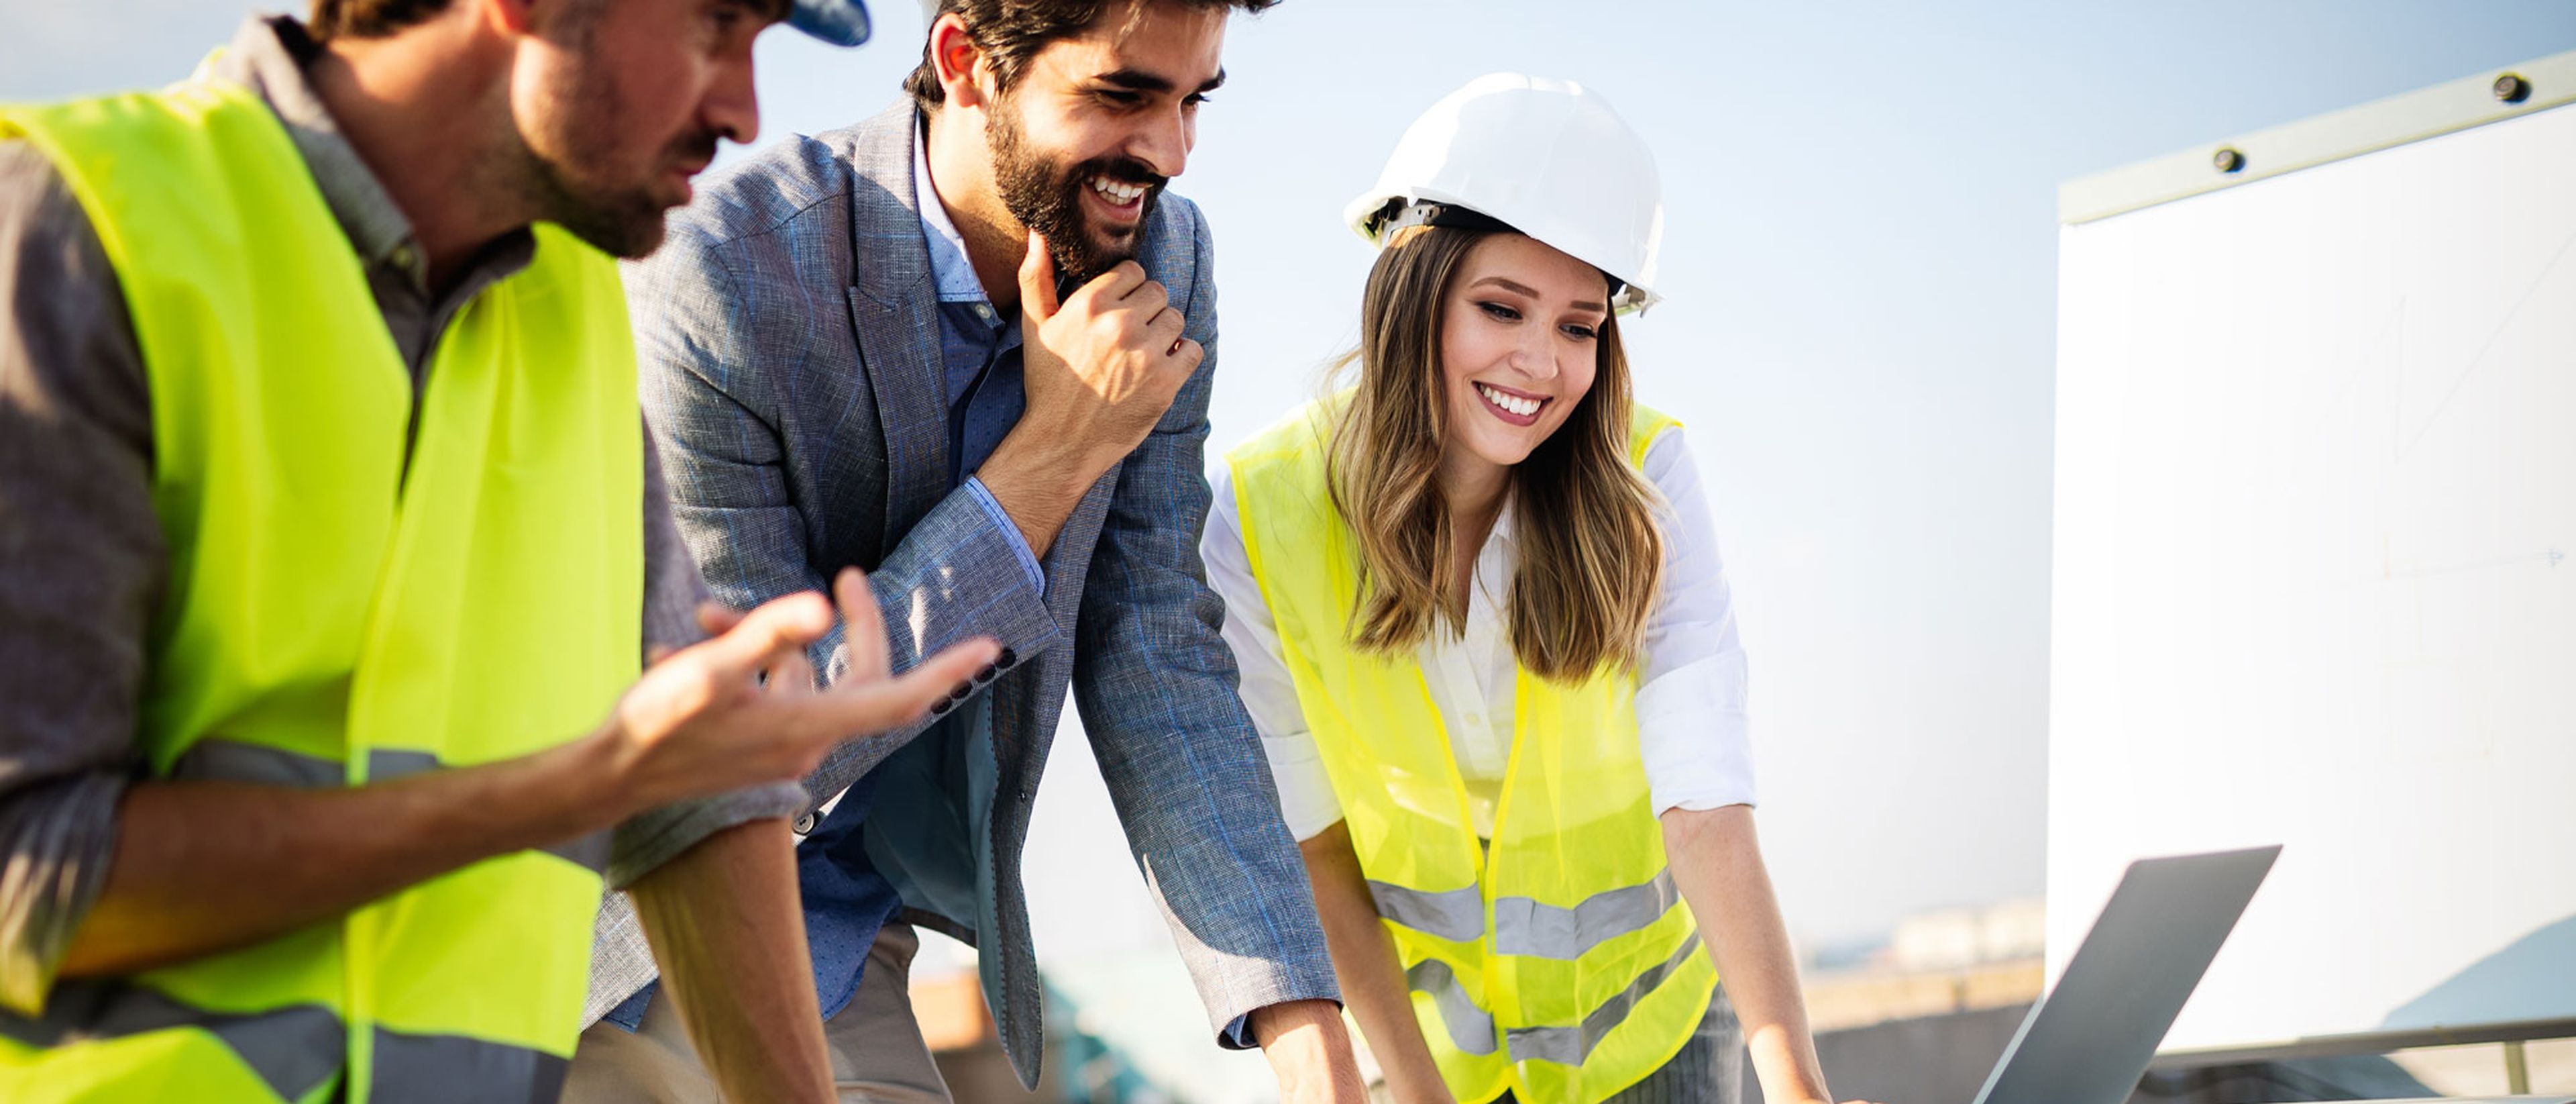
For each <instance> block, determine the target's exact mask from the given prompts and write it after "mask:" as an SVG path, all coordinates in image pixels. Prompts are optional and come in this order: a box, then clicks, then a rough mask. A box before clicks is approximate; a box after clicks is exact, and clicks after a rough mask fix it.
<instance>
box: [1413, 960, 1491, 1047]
mask: <svg viewBox="0 0 2576 1104" xmlns="http://www.w3.org/2000/svg"><path fill="white" fill-rule="evenodd" d="M1404 985H1405V988H1408V989H1411V990H1413V991H1414V992H1417V993H1429V994H1431V1006H1432V1007H1433V1008H1436V1009H1439V1010H1440V1023H1441V1025H1442V1026H1444V1027H1447V1028H1448V1029H1449V1045H1451V1046H1454V1047H1457V1048H1458V1049H1459V1050H1462V1051H1465V1052H1467V1053H1469V1054H1473V1055H1477V1056H1479V1057H1482V1056H1484V1055H1487V1054H1492V1053H1493V1052H1494V1048H1495V1047H1497V1046H1500V1045H1501V1040H1500V1039H1499V1038H1497V1037H1496V1036H1495V1034H1494V1017H1493V1016H1492V1015H1490V1014H1488V1013H1487V1012H1486V1011H1485V1006H1483V1005H1481V1004H1478V1003H1476V998H1474V997H1472V996H1469V995H1468V994H1467V987H1466V986H1464V985H1460V984H1458V974H1457V972H1456V971H1454V970H1451V969H1450V968H1449V964H1448V963H1446V962H1442V961H1440V960H1439V959H1436V958H1426V959H1423V960H1422V961H1420V962H1416V963H1414V964H1413V968H1412V969H1410V970H1406V971H1405V972H1404Z"/></svg>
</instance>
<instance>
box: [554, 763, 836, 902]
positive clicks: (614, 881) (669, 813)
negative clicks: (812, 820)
mask: <svg viewBox="0 0 2576 1104" xmlns="http://www.w3.org/2000/svg"><path fill="white" fill-rule="evenodd" d="M805 805H806V798H805V787H804V786H803V785H801V784H799V783H795V782H773V783H771V784H769V785H766V786H754V787H752V788H750V789H747V790H736V791H734V792H733V793H729V794H720V795H717V796H715V797H705V798H699V799H697V800H695V801H683V802H681V803H679V804H677V805H665V806H663V807H662V808H659V809H655V810H652V811H651V812H647V813H642V814H639V815H637V816H635V817H634V818H632V819H630V820H628V821H627V822H625V823H624V824H620V825H618V826H617V831H616V833H615V834H614V835H613V836H612V837H610V842H609V853H608V869H607V870H606V871H605V872H604V876H605V877H606V879H607V881H608V888H610V889H625V888H626V887H628V886H631V885H634V884H635V883H636V882H637V881H638V880H639V879H641V878H643V877H644V876H645V875H647V874H650V873H652V872H653V871H654V869H655V868H657V867H659V866H661V865H662V864H663V863H666V862H669V861H671V860H672V859H675V858H678V857H680V853H681V852H683V851H686V850H688V849H690V848H692V847H695V846H697V845H698V841H700V840H703V839H705V838H707V837H708V836H712V835H714V834H716V833H718V832H721V831H724V830H725V829H727V828H731V827H734V826H735V825H738V824H749V823H751V822H752V821H755V820H768V819H770V818H773V817H776V818H785V817H792V816H795V815H796V814H798V813H800V812H803V811H805Z"/></svg>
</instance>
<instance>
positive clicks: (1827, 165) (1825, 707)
mask: <svg viewBox="0 0 2576 1104" xmlns="http://www.w3.org/2000/svg"><path fill="white" fill-rule="evenodd" d="M874 6H875V8H876V9H877V13H878V20H879V38H878V41H877V42H876V43H875V44H872V45H870V46H867V47H863V48H861V49H859V50H857V51H852V52H841V51H835V50H831V49H828V48H825V47H821V46H818V45H815V44H813V43H811V42H808V41H805V40H803V39H801V38H799V37H797V36H795V35H793V34H792V33H790V32H784V31H780V32H774V33H772V34H771V35H769V36H768V37H767V38H766V39H765V40H764V42H763V44H762V47H761V55H760V59H761V65H762V67H763V72H762V78H761V92H762V100H763V106H764V108H765V117H766V120H767V124H766V132H765V133H764V135H763V139H762V140H763V141H774V140H777V139H778V138H779V137H781V136H783V135H785V134H787V133H789V132H791V131H809V132H810V131H813V130H819V129H825V128H829V127H832V126H837V125H840V124H842V123H845V122H848V121H851V120H853V119H856V118H858V117H861V116H864V115H867V114H872V113H874V112H875V111H876V110H878V109H880V108H881V107H883V106H885V105H886V104H888V103H890V102H892V100H893V98H894V97H895V96H896V95H897V94H898V91H897V89H896V81H897V80H898V79H899V78H900V76H901V74H902V73H903V72H904V71H906V70H908V69H909V68H910V67H911V65H912V63H913V61H914V60H915V59H916V58H917V57H918V55H919V34H920V17H919V12H918V9H917V8H916V7H915V6H914V4H913V3H912V2H911V0H899V2H894V3H886V2H882V0H880V2H878V3H876V4H875V5H874ZM243 10H244V8H243V7H242V6H240V5H239V4H237V3H234V2H230V0H214V2H206V0H130V2H125V3H86V4H64V3H58V2H53V0H0V27H5V28H6V32H5V33H4V34H0V96H6V97H10V98H24V97H36V96H55V95H62V94H68V93H72V92H81V91H94V90H104V89H109V88H115V87H121V86H131V85H138V84H153V83H159V82H162V81H165V80H168V79H171V78H175V77H177V76H179V75H181V74H183V73H184V72H185V70H186V69H187V68H188V66H189V65H190V64H191V63H192V61H193V60H194V59H195V57H196V56H198V55H199V54H200V53H201V52H202V51H203V50H204V49H205V48H206V47H208V46H210V45H213V44H215V43H217V42H219V41H221V40H222V39H223V38H224V37H225V36H226V35H227V34H228V33H229V32H230V30H231V28H232V25H233V23H234V21H235V20H236V19H237V18H238V16H239V14H240V13H241V12H242V11H243ZM2571 49H2576V3H2567V2H2519V3H2502V2H2476V3H2470V2H2453V3H2433V2H2429V0H2428V2H2417V3H2395V2H2385V0H2382V2H2330V0H2300V2H2287V0H2277V2H2265V3H2242V2H2221V0H2195V2H2173V3H2158V4H2140V3H2110V2H2090V0H2088V2H2067V0H2059V2H2047V3H2043V2H2036V0H2021V2H2009V3H1978V4H1953V5H1945V6H1935V5H1928V4H1911V3H1894V2H1886V3H1861V2H1798V3H1788V2H1782V3H1776V4H1771V5H1762V6H1754V5H1747V4H1741V3H1681V2H1672V0H1642V2H1637V3H1627V4H1611V3H1599V2H1592V3H1572V2H1553V3H1539V2H1472V3H1471V2H1468V0H1416V2H1402V3H1397V2H1362V0H1287V2H1286V3H1284V4H1282V5H1281V6H1280V7H1278V8H1277V9H1275V10H1273V11H1271V12H1269V13H1267V14H1265V15H1263V16H1260V17H1258V18H1254V19H1238V20H1237V21H1236V23H1235V25H1234V28H1233V31H1232V33H1231V38H1230V40H1229V42H1228V48H1227V55H1226V61H1227V67H1228V69H1229V70H1230V72H1231V74H1232V80H1231V82H1230V83H1229V84H1228V85H1227V87H1226V88H1225V89H1224V90H1223V91H1222V92H1220V93H1219V94H1218V95H1217V96H1216V97H1215V102H1213V103H1212V104H1210V105H1209V107H1208V108H1207V110H1206V111H1205V113H1204V115H1203V117H1202V123H1201V133H1200V145H1199V148H1198V151H1197V153H1196V155H1195V156H1194V157H1193V159H1192V161H1191V163H1190V166H1189V171H1188V173H1187V174H1186V175H1185V176H1184V177H1183V178H1182V179H1181V180H1180V181H1179V182H1178V183H1177V184H1176V185H1175V190H1176V191H1178V192H1180V193H1182V194H1185V195H1188V196H1191V197H1192V198H1194V199H1196V200H1197V201H1198V202H1199V203H1200V204H1201V205H1202V206H1203V207H1204V208H1205V209H1206V211H1207V213H1208V215H1209V218H1210V219H1211V221H1212V223H1213V225H1214V227H1215V230H1216V234H1217V240H1218V245H1219V253H1218V256H1219V264H1220V282H1221V284H1222V287H1223V289H1224V291H1223V318H1224V322H1223V334H1224V337H1223V341H1222V344H1221V346H1220V359H1219V364H1220V368H1219V371H1220V375H1219V380H1218V400H1217V405H1216V410H1215V413H1214V415H1213V418H1214V422H1215V438H1216V441H1217V442H1218V443H1219V444H1220V445H1222V444H1224V443H1230V442H1232V441H1234V440H1237V439H1240V438H1241V437H1243V436H1244V435H1246V434H1249V433H1250V432H1252V431H1253V430H1255V429H1257V428H1259V427H1260V426H1261V425H1262V424H1264V423H1266V422H1267V421H1269V420H1270V419H1271V418H1272V417H1275V416H1276V415H1277V414H1278V413H1279V412H1280V411H1282V410H1284V409H1285V408H1286V407H1287V406H1289V405H1290V404H1291V403H1293V402H1295V401H1297V400H1298V399H1300V398H1302V397H1304V396H1305V395H1308V394H1310V393H1312V391H1313V388H1314V379H1315V371H1316V367H1317V365H1319V364H1320V363H1321V362H1323V361H1324V360H1325V359H1327V358H1328V357H1330V356H1331V355H1332V354H1333V353H1335V352H1337V351H1338V350H1339V349H1341V348H1342V347H1343V346H1344V345H1345V344H1346V343H1347V342H1348V341H1349V340H1350V339H1351V335H1352V332H1353V329H1352V321H1353V311H1354V310H1355V307H1356V302H1357V298H1358V292H1359V284H1360V279H1361V276H1362V274H1363V273H1364V272H1365V269H1366V266H1367V263H1368V259H1369V254H1368V252H1367V251H1366V249H1365V248H1364V247H1363V246H1362V245H1361V244H1360V243H1359V242H1358V240H1357V239H1355V238H1353V237H1351V236H1350V235H1349V233H1348V232H1347V231H1346V230H1344V229H1342V228H1341V227H1340V225H1339V222H1338V213H1339V211H1340V209H1341V206H1342V204H1343V202H1344V201H1345V200H1347V199H1348V198H1350V196H1352V195H1353V194H1355V193H1356V192H1358V191H1359V190H1360V189H1362V188H1364V187H1365V186H1366V185H1367V184H1368V183H1369V182H1370V181H1371V179H1373V178H1374V176H1375V174H1376V171H1377V167H1378V165H1379V164H1380V162H1381V161H1382V160H1383V159H1384V157H1385V156H1386V153H1387V151H1388V149H1389V148H1390V147H1391V145H1392V144H1393V142H1394V140H1395V137H1396V136H1397V134H1399V133H1400V132H1401V131H1402V130H1403V128H1404V126H1405V124H1406V123H1407V122H1409V121H1410V120H1411V118H1412V116H1413V115H1414V114H1415V113H1417V112H1419V111H1420V110H1421V109H1422V108H1424V107H1426V106H1428V105H1429V104H1430V103H1431V101H1433V100H1434V99H1436V98H1438V97H1439V96H1440V95H1441V94H1443V93H1445V92H1447V91H1448V90H1450V89H1452V88H1454V87H1456V86H1457V85H1459V84H1461V83H1464V82H1465V81H1466V80H1467V79H1469V78H1471V77H1474V76H1476V75H1478V74H1481V73H1485V72H1489V71H1493V70H1498V69H1518V70H1525V71H1529V72H1534V73H1540V74H1544V75H1550V76H1560V77H1570V78H1573V79H1577V80H1581V81H1584V82H1586V83H1588V84H1591V85H1593V86H1594V87H1596V88H1598V89H1600V90H1602V91H1603V92H1605V93H1606V94H1607V95H1608V96H1609V97H1610V98H1611V100H1612V102H1613V103H1615V104H1616V105H1617V106H1618V107H1619V108H1620V109H1621V111H1622V112H1623V113H1624V114H1625V115H1626V116H1627V117H1628V119H1629V120H1630V121H1631V122H1632V123H1634V124H1635V125H1636V127H1637V128H1638V129H1639V130H1640V131H1642V132H1643V133H1644V134H1645V135H1646V137H1647V139H1648V141H1649V142H1651V143H1652V144H1653V146H1654V147H1655V149H1656V151H1657V154H1658V157H1659V159H1660V161H1661V164H1662V167H1663V176H1664V182H1665V189H1666V196H1667V199H1666V203H1667V209H1668V228H1669V229H1668V233H1667V236H1666V239H1665V243H1664V256H1663V280H1662V285H1663V286H1662V287H1661V289H1660V290H1662V291H1663V292H1664V293H1665V294H1666V296H1667V297H1668V301H1667V302H1666V304H1665V305H1663V306H1661V307H1658V308H1657V309H1656V310H1655V311H1654V312H1653V313H1652V314H1650V315H1648V316H1646V317H1645V318H1642V319H1638V320H1635V321H1634V322H1633V323H1632V324H1631V325H1629V326H1628V327H1627V334H1628V337H1629V340H1630V350H1631V354H1632V357H1633V359H1634V360H1635V362H1636V364H1637V366H1638V378H1639V381H1640V395H1641V397H1642V398H1643V399H1644V400H1645V401H1647V402H1649V403H1651V404H1654V405H1657V406H1660V407H1662V408H1664V409H1666V410H1668V411H1670V412H1672V413H1674V414H1677V415H1679V416H1680V417H1682V418H1683V419H1684V420H1685V421H1686V422H1687V423H1688V424H1689V426H1690V432H1691V435H1692V438H1693V442H1694V447H1695V448H1696V450H1697V451H1698V454H1699V457H1700V460H1701V463H1702V464H1703V466H1704V468H1705V469H1706V471H1705V474H1706V476H1707V478H1708V480H1709V485H1710V487H1711V490H1712V505H1713V506H1714V508H1715V511H1716V515H1717V519H1718V527H1719V537H1720V539H1721V541H1722V543H1723V545H1724V547H1725V550H1726V553H1727V557H1728V560H1729V565H1730V572H1731V574H1732V577H1733V580H1734V586H1735V594H1736V598H1737V602H1738V606H1739V612H1740V616H1741V618H1742V626H1743V631H1744V637H1745V641H1746V645H1747V648H1748V650H1749V652H1750V654H1751V657H1752V672H1753V686H1754V709H1755V723H1756V734H1757V756H1758V760H1759V764H1760V769H1761V773H1762V777H1761V785H1762V790H1763V795H1764V806H1763V810H1762V824H1763V831H1764V834H1765V842H1766V845H1767V847H1768V850H1769V852H1770V855H1771V858H1772V864H1773V868H1774V871H1775V874H1776V876H1777V878H1778V881H1779V884H1780V888H1781V893H1782V897H1783V900H1784V903H1785V906H1786V909H1787V911H1788V913H1789V916H1790V919H1791V924H1792V927H1793V929H1794V930H1796V931H1797V932H1799V933H1800V934H1801V935H1802V937H1804V938H1807V939H1809V940H1812V941H1829V940H1839V939H1845V938H1850V937H1853V936H1856V935H1865V934H1867V933H1869V932H1873V931H1876V930H1879V929H1882V928H1884V927H1885V926H1886V925H1887V924H1889V923H1890V922H1892V921H1893V920H1895V919H1896V918H1897V917H1899V916H1901V915H1903V914H1905V913H1907V912H1911V911H1916V910H1919V909H1922V908H1925V907H1930V906H1936V905H1941V904H1949V903H1968V902H1979V901H1986V900H1992V899H1996V898H2002V897H2009V896H2023V895H2036V894H2037V893H2038V892H2039V891H2040V888H2041V887H2040V879H2041V855H2042V850H2043V838H2042V836H2043V819H2042V814H2043V810H2044V808H2045V804H2044V803H2045V800H2046V798H2045V794H2044V792H2043V780H2044V778H2045V759H2044V756H2045V743H2046V738H2045V725H2046V717H2047V683H2048V671H2047V667H2048V651H2047V643H2048V617H2047V611H2048V566H2049V556H2048V538H2049V509H2050V507H2049V493H2050V482H2049V457H2050V444H2051V439H2050V420H2051V416H2050V411H2051V387H2050V375H2051V363H2052V357H2053V348H2054V328H2053V323H2052V318H2053V314H2054V309H2055V276H2056V273H2055V249H2056V220H2055V204H2056V188H2057V185H2058V184H2059V183H2060V182H2062V181H2064V180H2067V179H2069V178H2072V177H2076V176H2082V175H2086V174H2090V173H2093V172H2097V171H2101V170H2104V169H2110V168H2115V167H2118V166H2120V165H2122V164H2126V163H2128V162H2132V161H2136V160H2140V159H2143V158H2146V157H2150V156H2153V155H2157V154H2161V153H2166V152H2170V151H2172V150H2176V149H2181V148H2185V147H2191V146H2197V145H2201V144H2204V143H2208V142H2212V141H2215V140H2217V139H2221V138H2224V137H2227V136H2229V135H2232V134H2238V133H2242V132H2244V131H2247V130H2252V129H2257V128H2261V127H2266V126H2270V125H2273V124H2277V123H2283V122H2288V121H2291V120H2294V119H2298V118H2302V117H2305V116H2308V115H2312V114H2316V113H2318V112H2322V111H2327V110H2332V109H2335V108H2339V107H2345V106H2349V105H2352V104H2356V103H2361V102H2364V101H2367V100H2371V99H2375V98H2378V97H2381V96H2386V95H2390V94H2394V93H2398V92H2404V91H2408V90H2410V89H2414V88H2417V87H2421V86H2423V85H2427V84H2431V83H2435V82H2438V81H2443V80H2448V79H2451V78H2455V77H2462V76H2468V75H2472V74H2477V73H2480V72H2482V71H2485V70H2489V69H2493V68H2495V67H2498V66H2502V65H2505V64H2508V63H2512V62H2516V61H2522V60H2527V59H2530V58H2535V57H2540V56H2543V55H2548V54H2552V53H2557V52H2562V51H2567V50H2571ZM1072 735H1073V734H1072V732H1071V731H1070V730H1068V733H1067V737H1068V739H1067V741H1066V742H1067V743H1068V744H1071V743H1074V742H1075V741H1073V740H1072ZM1053 766H1054V769H1053V770H1051V771H1050V778H1051V780H1050V782H1049V784H1048V786H1047V790H1046V793H1047V795H1048V796H1047V797H1046V798H1045V799H1044V800H1042V802H1041V815H1042V816H1043V817H1046V818H1048V820H1049V823H1050V824H1052V825H1054V826H1056V827H1057V829H1059V830H1057V831H1053V832H1049V831H1044V830H1042V831H1041V832H1040V833H1039V834H1038V837H1037V842H1036V843H1035V844H1033V847H1034V848H1036V849H1037V850H1038V853H1037V854H1034V855H1033V856H1032V867H1033V872H1032V883H1033V892H1034V893H1035V894H1036V895H1037V897H1038V898H1039V900H1038V901H1037V905H1038V908H1039V911H1040V913H1041V917H1042V922H1043V920H1044V918H1045V916H1046V914H1049V913H1053V914H1055V915H1057V916H1062V917H1064V918H1065V920H1064V922H1063V923H1062V924H1059V925H1056V928H1055V930H1056V932H1057V934H1056V936H1055V937H1053V938H1050V939H1047V940H1045V942H1049V943H1053V944H1054V945H1056V946H1058V947H1065V948H1070V947H1075V946H1080V945H1086V944H1092V943H1094V942H1095V940H1094V939H1093V938H1090V937H1088V936H1084V935H1080V934H1077V933H1076V931H1074V930H1069V929H1071V928H1073V927H1075V925H1076V924H1077V923H1078V922H1077V921H1075V920H1074V919H1073V917H1075V916H1077V915H1083V916H1089V917H1091V918H1092V920H1093V923H1092V924H1090V925H1084V926H1086V927H1091V928H1095V929H1097V931H1096V935H1097V936H1098V939H1097V942H1098V943H1100V944H1103V945H1107V944H1120V943H1125V942H1127V941H1128V939H1127V935H1128V934H1131V933H1137V932H1139V931H1141V932H1142V933H1143V936H1144V937H1145V938H1148V939H1151V940H1159V939H1161V938H1162V937H1161V935H1160V932H1159V925H1154V924H1151V923H1150V921H1147V920H1146V919H1145V917H1146V915H1147V914H1145V913H1143V912H1141V911H1139V906H1138V903H1137V902H1134V901H1132V900H1131V899H1130V898H1131V897H1132V893H1133V891H1132V890H1130V889H1129V888H1128V887H1132V886H1133V885H1134V884H1135V879H1134V876H1133V873H1132V869H1133V868H1132V867H1131V866H1130V865H1129V864H1128V862H1127V860H1126V859H1125V858H1124V856H1123V855H1120V854H1116V853H1114V851H1113V850H1112V849H1113V848H1114V847H1115V838H1114V833H1112V832H1111V831H1110V828H1109V825H1108V822H1107V820H1106V811H1105V808H1104V807H1103V803H1102V802H1101V801H1100V799H1099V795H1098V794H1097V782H1096V781H1090V782H1089V785H1088V787H1087V788H1086V787H1085V786H1084V785H1083V783H1084V782H1085V781H1086V779H1085V778H1084V777H1083V776H1084V775H1085V774H1086V773H1087V772H1088V771H1089V758H1088V756H1087V755H1084V754H1082V752H1081V750H1080V749H1079V747H1078V746H1067V747H1063V748H1062V750H1060V751H1059V753H1058V757H1057V760H1056V762H1055V763H1054V764H1053ZM1086 858H1088V859H1090V861H1083V860H1084V859H1086ZM1104 881H1105V882H1106V883H1107V884H1108V885H1111V886H1114V887H1116V892H1115V894H1114V895H1112V896H1110V897H1104V896H1102V895H1101V894H1099V893H1098V892H1097V889H1096V887H1098V886H1100V885H1101V884H1103V883H1104ZM1113 898H1114V899H1113ZM1131 919H1132V920H1135V921H1136V923H1128V922H1127V921H1128V920H1131Z"/></svg>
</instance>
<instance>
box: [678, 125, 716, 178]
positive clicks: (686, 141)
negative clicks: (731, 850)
mask: <svg viewBox="0 0 2576 1104" xmlns="http://www.w3.org/2000/svg"><path fill="white" fill-rule="evenodd" d="M723 137H724V136H723V135H721V134H718V133H716V132H715V131H712V130H701V131H699V132H697V133H696V134H691V135H686V136H684V137H682V138H681V139H680V140H679V141H676V142H673V143H671V160H673V161H675V162H678V163H680V164H684V165H696V166H699V167H700V168H701V169H703V168H704V167H705V166H706V165H708V164H709V163H711V162H713V161H714V160H715V159H716V144H717V143H718V142H719V141H721V140H722V139H723Z"/></svg>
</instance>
